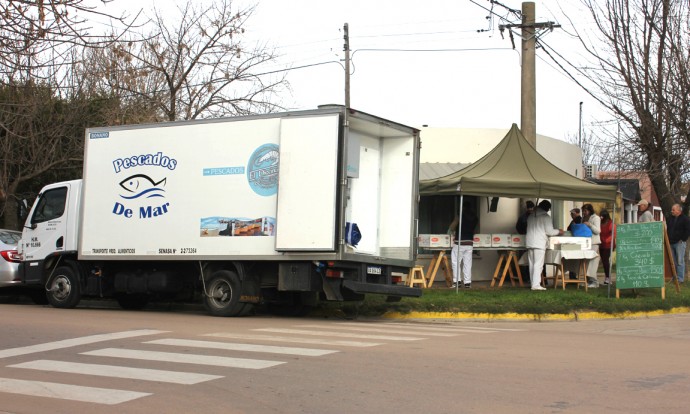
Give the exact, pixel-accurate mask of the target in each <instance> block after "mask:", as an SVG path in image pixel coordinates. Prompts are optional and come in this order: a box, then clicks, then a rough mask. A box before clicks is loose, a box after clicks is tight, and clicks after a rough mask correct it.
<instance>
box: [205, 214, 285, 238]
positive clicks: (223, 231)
mask: <svg viewBox="0 0 690 414" xmlns="http://www.w3.org/2000/svg"><path fill="white" fill-rule="evenodd" d="M275 228H276V219H275V218H274V217H261V218H257V219H247V218H231V217H205V218H202V219H201V229H200V234H199V235H200V236H201V237H219V236H229V237H240V236H275Z"/></svg>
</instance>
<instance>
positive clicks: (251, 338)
mask: <svg viewBox="0 0 690 414" xmlns="http://www.w3.org/2000/svg"><path fill="white" fill-rule="evenodd" d="M204 336H212V337H216V338H230V339H245V340H248V341H272V342H289V343H297V344H313V345H330V346H349V347H356V348H367V347H371V346H379V345H381V344H380V343H377V342H361V341H340V340H337V339H317V338H294V337H290V336H275V335H252V334H234V333H228V332H216V333H210V334H205V335H204Z"/></svg>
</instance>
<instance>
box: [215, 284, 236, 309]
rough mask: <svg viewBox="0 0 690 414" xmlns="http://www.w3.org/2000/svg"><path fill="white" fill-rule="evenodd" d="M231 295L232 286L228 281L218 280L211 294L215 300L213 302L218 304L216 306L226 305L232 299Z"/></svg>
mask: <svg viewBox="0 0 690 414" xmlns="http://www.w3.org/2000/svg"><path fill="white" fill-rule="evenodd" d="M231 297H232V287H230V285H229V284H228V283H225V282H218V283H217V284H216V286H214V288H213V291H212V294H211V299H212V300H213V303H214V304H216V306H219V307H223V306H225V305H226V304H227V303H228V302H229V301H230V298H231Z"/></svg>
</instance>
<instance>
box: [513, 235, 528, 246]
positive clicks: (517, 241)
mask: <svg viewBox="0 0 690 414" xmlns="http://www.w3.org/2000/svg"><path fill="white" fill-rule="evenodd" d="M510 247H525V235H524V234H511V235H510Z"/></svg>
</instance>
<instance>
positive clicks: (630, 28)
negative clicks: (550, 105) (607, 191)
mask: <svg viewBox="0 0 690 414" xmlns="http://www.w3.org/2000/svg"><path fill="white" fill-rule="evenodd" d="M581 1H582V4H584V5H585V6H586V7H587V9H588V10H589V12H590V14H591V16H592V19H593V22H594V32H593V34H594V38H593V39H591V40H590V38H588V37H587V36H585V33H582V32H580V33H578V37H579V39H580V41H581V44H582V46H583V47H584V50H585V51H586V54H587V55H588V56H589V57H590V58H591V61H592V64H590V65H585V66H584V67H578V68H577V69H578V71H579V72H580V73H581V74H583V75H584V76H585V78H586V80H588V81H589V82H590V84H591V85H594V86H591V87H589V88H588V92H589V93H590V95H592V96H593V97H594V98H595V99H597V100H598V101H599V102H600V103H601V104H602V105H604V106H605V107H606V108H607V109H608V110H609V111H610V112H611V113H612V114H613V116H614V117H615V118H616V120H617V122H618V127H619V128H620V129H621V130H622V131H623V133H622V134H621V133H620V132H619V133H618V137H619V138H620V139H621V142H620V145H619V148H624V149H627V150H633V151H634V152H635V153H634V154H633V156H632V157H627V158H625V159H624V160H625V161H627V162H632V163H633V164H631V165H630V167H631V168H638V169H641V170H644V171H646V172H647V173H648V174H649V176H650V179H651V181H652V185H653V186H654V189H655V191H656V193H657V196H658V197H659V199H660V201H661V206H662V208H663V210H664V212H665V214H670V210H671V206H672V204H673V203H675V202H678V201H679V200H680V196H681V183H682V181H683V178H684V177H685V179H686V180H687V178H688V176H689V174H690V164H689V163H690V160H689V159H688V156H687V154H688V148H689V147H690V140H689V137H690V131H689V130H688V125H687V122H688V111H689V105H688V103H689V99H690V98H689V97H688V92H690V77H689V74H690V66H689V63H690V61H689V57H688V56H687V50H688V45H689V43H688V39H689V36H690V33H689V31H688V30H689V27H688V21H689V18H690V14H689V12H688V4H687V2H684V1H680V0H603V1H600V0H581ZM576 27H577V26H576ZM618 137H617V139H618ZM614 142H615V141H614ZM637 160H639V162H636V161H637ZM689 195H690V194H689ZM689 203H690V197H687V198H686V205H688V204H689Z"/></svg>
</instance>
